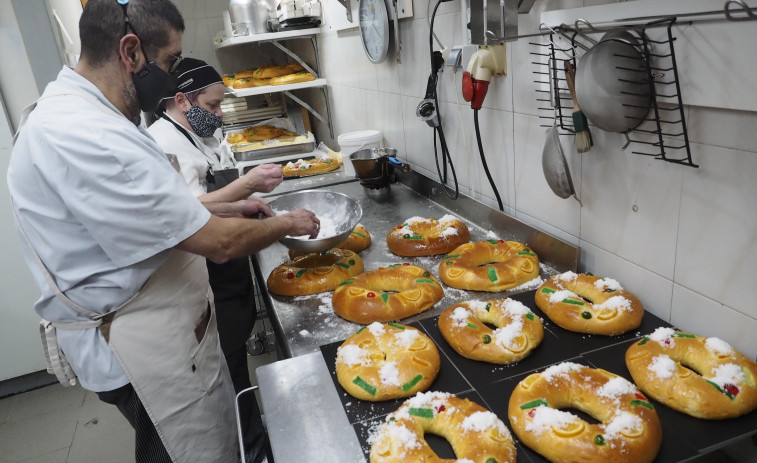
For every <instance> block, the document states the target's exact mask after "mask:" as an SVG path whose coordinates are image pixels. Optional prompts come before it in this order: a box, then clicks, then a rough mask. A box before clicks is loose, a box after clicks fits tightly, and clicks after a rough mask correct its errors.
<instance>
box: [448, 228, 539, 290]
mask: <svg viewBox="0 0 757 463" xmlns="http://www.w3.org/2000/svg"><path fill="white" fill-rule="evenodd" d="M439 277H440V278H441V279H442V281H443V282H444V283H445V284H447V285H448V286H451V287H453V288H458V289H468V290H473V291H491V292H495V291H504V290H507V289H512V288H515V287H516V286H520V285H522V284H524V283H528V282H529V281H531V280H533V279H535V278H538V277H539V258H538V257H537V256H536V253H535V252H534V251H532V250H531V249H530V248H528V247H527V246H526V245H524V244H522V243H518V242H516V241H504V240H487V241H478V242H475V243H466V244H463V245H461V246H458V247H457V248H456V249H454V250H453V251H452V252H450V253H449V254H448V255H446V256H444V259H442V262H441V263H440V264H439Z"/></svg>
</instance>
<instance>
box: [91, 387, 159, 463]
mask: <svg viewBox="0 0 757 463" xmlns="http://www.w3.org/2000/svg"><path fill="white" fill-rule="evenodd" d="M97 396H98V397H99V398H100V400H102V401H103V402H105V403H108V404H111V405H115V406H116V407H118V411H120V412H121V414H122V415H123V416H125V417H126V419H127V420H128V421H129V423H130V424H131V426H132V427H133V428H134V432H135V434H136V445H135V451H134V456H135V458H136V462H137V463H171V457H169V456H168V452H167V451H166V448H165V446H163V442H162V441H161V440H160V436H159V435H158V432H157V431H156V430H155V426H154V425H153V424H152V420H150V417H149V416H148V415H147V411H146V410H145V407H144V406H143V405H142V401H141V400H139V397H138V396H137V392H136V391H135V390H134V386H132V385H131V384H127V385H126V386H122V387H119V388H118V389H114V390H112V391H105V392H98V393H97Z"/></svg>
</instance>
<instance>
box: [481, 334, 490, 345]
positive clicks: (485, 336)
mask: <svg viewBox="0 0 757 463" xmlns="http://www.w3.org/2000/svg"><path fill="white" fill-rule="evenodd" d="M481 340H482V341H483V342H484V344H489V343H490V342H492V337H491V336H489V335H488V334H485V335H484V336H483V337H482V338H481Z"/></svg>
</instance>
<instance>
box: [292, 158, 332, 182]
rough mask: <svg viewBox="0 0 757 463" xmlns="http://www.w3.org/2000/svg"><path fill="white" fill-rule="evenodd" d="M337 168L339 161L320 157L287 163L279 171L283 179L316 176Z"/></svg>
mask: <svg viewBox="0 0 757 463" xmlns="http://www.w3.org/2000/svg"><path fill="white" fill-rule="evenodd" d="M338 168H339V161H337V160H336V159H334V158H331V157H330V156H322V157H318V158H311V159H298V160H297V161H296V162H292V161H290V162H288V163H287V164H286V165H285V166H284V167H283V168H282V169H281V170H282V172H283V174H284V177H292V176H295V175H297V176H304V175H318V174H325V173H326V172H331V171H332V170H336V169H338Z"/></svg>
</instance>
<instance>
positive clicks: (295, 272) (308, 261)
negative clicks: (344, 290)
mask: <svg viewBox="0 0 757 463" xmlns="http://www.w3.org/2000/svg"><path fill="white" fill-rule="evenodd" d="M362 271H363V260H362V259H360V256H358V255H357V254H355V253H354V252H352V251H350V250H348V249H338V248H334V249H328V250H326V251H323V252H317V253H312V254H305V255H302V256H298V257H295V258H294V259H291V260H288V261H286V262H284V263H283V264H281V265H279V266H278V267H276V268H275V269H273V270H272V271H271V273H270V275H268V281H267V286H268V290H269V291H270V292H272V293H273V294H279V295H281V296H304V295H306V294H318V293H323V292H326V291H331V290H333V289H334V288H336V287H337V285H339V283H341V282H343V281H344V280H346V279H348V278H350V277H351V276H354V275H357V274H359V273H360V272H362Z"/></svg>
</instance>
